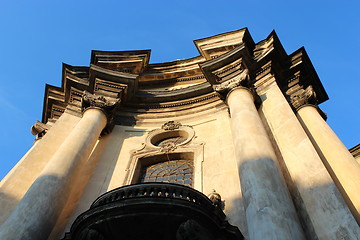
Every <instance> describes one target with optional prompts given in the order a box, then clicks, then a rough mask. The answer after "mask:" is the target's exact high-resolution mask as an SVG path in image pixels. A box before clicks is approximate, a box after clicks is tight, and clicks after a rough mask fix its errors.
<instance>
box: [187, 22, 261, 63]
mask: <svg viewBox="0 0 360 240" xmlns="http://www.w3.org/2000/svg"><path fill="white" fill-rule="evenodd" d="M194 44H195V46H196V48H197V49H198V51H199V53H200V54H201V56H203V57H204V58H205V59H206V60H210V59H213V58H217V57H219V56H221V55H223V54H224V53H227V52H229V51H231V50H232V49H234V48H236V47H238V46H240V45H241V44H243V45H245V46H247V48H249V49H252V48H253V47H254V40H253V39H252V37H251V35H250V33H249V31H248V29H247V28H242V29H239V30H235V31H231V32H226V33H222V34H218V35H215V36H211V37H207V38H202V39H198V40H195V41H194Z"/></svg>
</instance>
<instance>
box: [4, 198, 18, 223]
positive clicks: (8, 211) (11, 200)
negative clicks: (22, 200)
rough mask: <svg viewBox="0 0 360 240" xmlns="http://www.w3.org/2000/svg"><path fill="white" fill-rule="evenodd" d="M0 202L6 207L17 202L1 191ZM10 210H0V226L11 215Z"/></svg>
mask: <svg viewBox="0 0 360 240" xmlns="http://www.w3.org/2000/svg"><path fill="white" fill-rule="evenodd" d="M0 202H2V203H5V205H6V206H11V205H16V204H17V203H18V202H19V201H18V199H16V198H15V197H13V196H11V195H10V194H7V193H5V192H3V191H0ZM11 211H12V208H11V209H10V208H6V209H4V208H1V209H0V226H1V224H3V223H4V222H5V220H6V219H7V218H8V217H9V215H10V214H11Z"/></svg>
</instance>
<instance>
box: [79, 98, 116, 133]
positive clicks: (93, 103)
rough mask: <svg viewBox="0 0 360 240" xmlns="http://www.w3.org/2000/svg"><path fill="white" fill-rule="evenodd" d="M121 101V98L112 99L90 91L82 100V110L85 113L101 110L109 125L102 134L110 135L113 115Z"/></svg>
mask: <svg viewBox="0 0 360 240" xmlns="http://www.w3.org/2000/svg"><path fill="white" fill-rule="evenodd" d="M120 102H121V100H120V99H119V98H112V97H108V96H103V95H99V94H92V93H90V92H88V91H84V93H83V95H82V99H81V105H82V107H81V110H82V112H83V113H85V111H86V110H88V109H99V110H100V111H102V112H103V113H104V114H105V116H106V118H107V125H106V127H105V129H104V130H103V132H102V134H104V133H108V132H110V131H111V129H112V128H113V115H114V112H115V110H116V108H117V107H118V106H119V105H120Z"/></svg>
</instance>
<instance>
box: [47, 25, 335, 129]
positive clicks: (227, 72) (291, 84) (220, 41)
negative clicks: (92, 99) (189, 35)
mask: <svg viewBox="0 0 360 240" xmlns="http://www.w3.org/2000/svg"><path fill="white" fill-rule="evenodd" d="M194 43H195V45H196V47H197V48H198V50H199V52H200V54H201V56H197V57H193V58H190V59H184V60H176V61H172V62H166V63H154V64H149V58H150V50H135V51H98V50H96V51H92V56H91V61H90V66H89V67H77V66H71V65H67V64H63V77H62V84H61V87H55V86H50V85H46V88H45V98H44V110H43V122H44V123H45V122H47V121H53V122H54V121H56V119H57V118H58V117H59V116H60V115H61V114H62V112H64V111H65V109H67V108H71V111H70V112H72V113H77V112H79V113H81V112H80V109H81V102H82V100H81V96H82V94H83V92H84V91H88V92H90V93H92V94H98V95H102V96H104V97H111V98H116V99H120V100H121V105H122V107H125V108H126V107H129V108H132V109H139V110H140V111H151V109H161V111H179V110H180V109H182V107H183V106H191V105H192V104H200V105H201V104H202V105H206V104H209V101H208V100H209V96H211V97H210V98H211V99H212V98H215V96H216V99H218V100H219V96H218V95H217V93H216V92H214V89H215V90H219V91H220V92H221V89H223V90H224V91H225V92H228V91H229V89H230V88H232V87H236V86H244V85H246V87H251V88H255V90H257V92H259V91H263V90H264V91H265V90H266V88H267V86H269V85H270V84H272V83H274V82H276V83H277V84H278V85H279V87H280V89H281V90H282V92H283V94H284V96H285V97H286V98H287V100H288V101H289V103H291V104H292V103H293V102H294V101H293V99H294V98H296V96H300V95H301V92H302V91H304V90H305V89H307V87H309V86H312V88H313V91H314V93H315V94H314V96H315V98H316V101H315V102H316V104H319V103H321V102H323V101H325V100H327V99H328V96H327V94H326V92H325V90H324V88H323V86H322V84H321V82H320V80H319V78H318V76H317V74H316V71H315V69H314V67H313V66H312V64H311V61H310V59H309V57H308V55H307V53H306V51H305V49H304V48H300V49H299V50H297V51H295V52H294V53H292V54H290V55H287V53H286V52H285V50H284V48H283V46H282V44H281V42H280V40H279V38H278V36H277V34H276V32H275V31H272V32H271V33H270V34H269V36H268V37H267V38H266V39H264V40H262V41H260V42H258V43H256V44H255V43H254V41H253V40H252V38H251V35H250V33H249V31H248V30H247V28H243V29H240V30H235V31H232V32H228V33H223V34H219V35H215V36H212V37H208V38H203V39H198V40H195V41H194ZM135 112H136V111H135Z"/></svg>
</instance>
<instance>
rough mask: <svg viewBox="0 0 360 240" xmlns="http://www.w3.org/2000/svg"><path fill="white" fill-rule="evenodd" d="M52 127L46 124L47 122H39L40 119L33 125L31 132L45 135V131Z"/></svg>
mask: <svg viewBox="0 0 360 240" xmlns="http://www.w3.org/2000/svg"><path fill="white" fill-rule="evenodd" d="M50 128H51V126H49V125H47V124H45V123H42V122H39V121H36V122H35V124H34V125H32V127H31V133H32V135H38V134H39V135H41V136H43V135H44V134H45V133H47V131H48V130H49V129H50Z"/></svg>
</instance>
